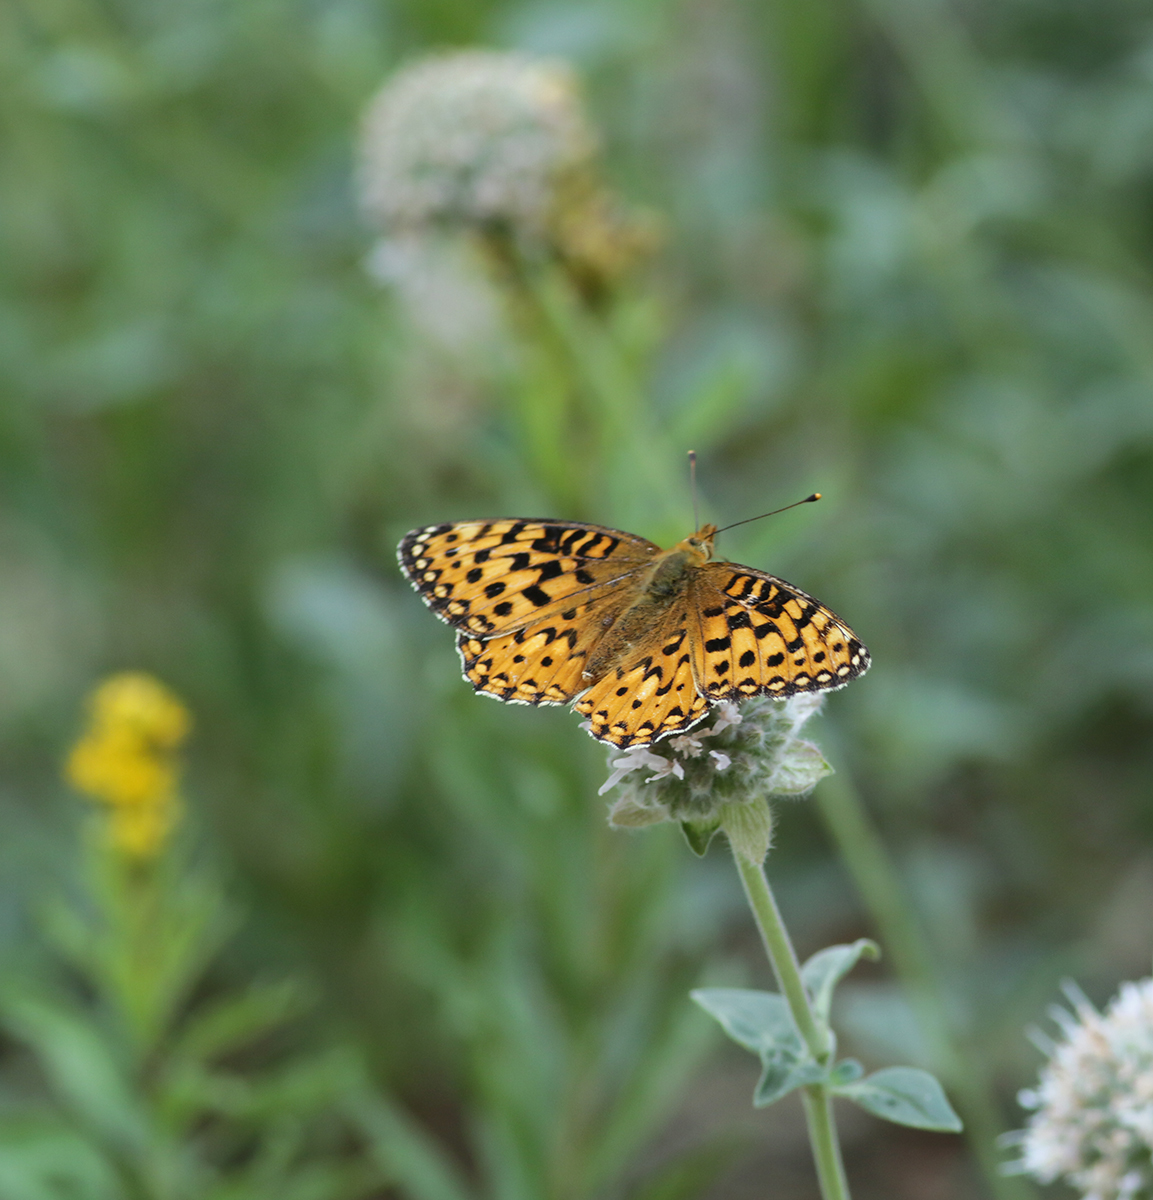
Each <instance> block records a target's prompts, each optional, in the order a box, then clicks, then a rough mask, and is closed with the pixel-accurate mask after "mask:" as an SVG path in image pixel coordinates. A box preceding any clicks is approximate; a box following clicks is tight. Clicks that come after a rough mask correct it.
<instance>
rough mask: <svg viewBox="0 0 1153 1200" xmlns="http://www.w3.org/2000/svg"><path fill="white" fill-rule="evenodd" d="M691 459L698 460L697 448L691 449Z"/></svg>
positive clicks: (691, 460)
mask: <svg viewBox="0 0 1153 1200" xmlns="http://www.w3.org/2000/svg"><path fill="white" fill-rule="evenodd" d="M689 461H690V462H696V461H697V452H696V451H695V450H690V451H689Z"/></svg>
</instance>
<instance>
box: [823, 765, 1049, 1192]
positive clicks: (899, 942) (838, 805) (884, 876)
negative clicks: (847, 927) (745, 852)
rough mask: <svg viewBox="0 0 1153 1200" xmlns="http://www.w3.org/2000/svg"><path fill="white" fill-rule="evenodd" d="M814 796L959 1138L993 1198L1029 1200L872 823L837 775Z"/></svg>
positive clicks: (848, 782)
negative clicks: (887, 957)
mask: <svg viewBox="0 0 1153 1200" xmlns="http://www.w3.org/2000/svg"><path fill="white" fill-rule="evenodd" d="M816 799H817V804H818V807H819V808H820V811H821V816H822V818H823V819H824V821H825V824H826V825H827V826H828V828H829V830H830V832H831V833H832V835H833V838H834V840H835V841H836V843H837V848H838V850H839V851H840V853H841V857H842V858H843V859H844V862H845V864H846V866H847V867H848V868H849V873H850V874H851V875H852V877H853V882H854V883H855V884H856V886H857V889H858V891H859V892H860V893H861V896H862V898H863V899H864V901H865V906H866V908H867V909H868V910H869V914H870V916H871V917H872V918H873V921H874V923H875V924H876V927H877V932H878V934H879V935H880V940H881V942H882V944H883V945H884V948H885V950H886V952H887V953H889V954H891V955H892V957H893V963H894V965H895V967H896V970H897V974H898V976H899V977H900V978H901V980H902V982H903V983H904V984H905V986H906V987H907V988H908V994H909V1001H910V1004H911V1005H912V1007H913V1011H914V1013H915V1015H916V1018H917V1024H918V1026H919V1027H920V1030H921V1033H922V1035H923V1036H924V1038H925V1040H926V1042H927V1043H928V1046H929V1052H930V1054H931V1055H932V1057H933V1063H934V1065H935V1066H936V1068H937V1070H938V1071H939V1072H940V1073H941V1075H942V1076H943V1077H944V1079H945V1082H946V1083H947V1084H948V1086H949V1088H950V1090H951V1091H952V1092H953V1096H954V1099H955V1100H956V1102H957V1109H958V1111H959V1113H960V1115H961V1119H962V1120H963V1121H964V1123H965V1136H966V1138H967V1140H968V1142H969V1146H970V1148H971V1150H972V1152H973V1155H974V1157H975V1158H976V1159H977V1161H978V1163H979V1164H980V1167H981V1171H982V1173H983V1174H984V1176H985V1183H986V1186H987V1187H988V1189H989V1192H990V1193H991V1194H992V1195H993V1196H995V1197H996V1198H997V1200H1030V1198H1031V1197H1034V1196H1036V1190H1035V1189H1034V1188H1033V1187H1032V1186H1031V1185H1030V1184H1028V1183H1027V1182H1026V1181H1025V1180H1023V1179H1020V1178H1016V1177H1011V1176H1005V1175H1002V1174H1001V1170H1000V1165H1001V1158H1000V1156H999V1154H998V1152H997V1144H996V1139H997V1135H998V1134H999V1133H1000V1132H1001V1120H1000V1115H999V1113H998V1107H997V1102H996V1100H995V1098H994V1097H993V1095H992V1091H991V1088H990V1086H989V1081H988V1079H987V1078H985V1076H984V1073H983V1072H982V1070H981V1068H980V1067H979V1066H978V1065H977V1064H976V1061H975V1059H974V1056H973V1055H967V1054H964V1053H963V1052H962V1050H961V1049H960V1047H959V1046H958V1045H957V1041H956V1038H955V1035H954V1034H953V1031H952V1029H951V1028H950V1026H949V1020H948V1017H947V1015H946V1013H945V1009H944V1006H943V1004H942V1003H941V988H940V983H939V981H938V979H937V973H936V971H935V969H934V967H933V960H932V956H931V955H930V953H929V948H928V946H927V945H926V942H925V936H924V933H923V931H922V929H921V927H920V925H919V923H918V921H917V919H916V917H915V916H914V915H913V914H914V909H913V905H912V904H911V903H910V901H909V898H908V896H906V895H905V893H904V889H903V888H902V886H901V882H900V879H899V878H898V875H897V871H896V868H895V867H894V865H893V862H892V860H891V859H890V857H889V854H888V851H887V850H886V848H885V845H884V843H883V842H882V840H881V837H880V834H879V833H878V832H877V829H876V826H875V825H874V824H873V822H872V820H871V819H870V817H869V814H868V812H867V811H866V809H865V806H864V804H863V802H862V800H861V797H860V795H859V794H858V792H857V790H856V788H854V787H853V784H852V782H851V780H850V779H849V778H848V776H847V774H846V773H845V772H838V773H837V774H835V775H830V776H828V777H827V778H825V779H823V780H822V781H821V782H820V784H818V786H817V790H816Z"/></svg>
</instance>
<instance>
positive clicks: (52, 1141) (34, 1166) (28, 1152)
mask: <svg viewBox="0 0 1153 1200" xmlns="http://www.w3.org/2000/svg"><path fill="white" fill-rule="evenodd" d="M123 1195H124V1191H123V1180H121V1179H120V1178H119V1177H118V1176H117V1173H116V1171H115V1170H114V1168H113V1167H112V1165H111V1164H110V1163H109V1161H108V1160H107V1158H106V1157H105V1155H104V1154H103V1153H101V1151H100V1150H99V1149H98V1148H97V1147H96V1146H95V1145H94V1144H93V1143H92V1142H91V1141H90V1140H89V1139H88V1138H85V1137H83V1136H82V1135H81V1134H80V1133H79V1132H77V1131H76V1130H74V1129H69V1128H68V1127H67V1125H66V1124H65V1123H64V1120H63V1119H60V1118H56V1117H51V1116H39V1115H37V1116H32V1115H22V1116H19V1117H15V1118H10V1119H8V1120H6V1121H4V1122H2V1123H0V1196H3V1197H4V1200H61V1197H64V1196H67V1197H68V1198H69V1200H120V1198H122V1197H123Z"/></svg>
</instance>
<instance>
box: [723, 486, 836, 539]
mask: <svg viewBox="0 0 1153 1200" xmlns="http://www.w3.org/2000/svg"><path fill="white" fill-rule="evenodd" d="M820 498H821V493H820V492H814V493H813V494H812V495H811V496H806V497H805V498H804V499H803V500H795V501H793V503H792V504H786V505H785V507H784V508H774V509H773V511H772V512H767V513H761V515H760V516H759V517H746V518H745V519H744V520H743V521H734V522H733V523H732V524H731V525H726V526H725V528H724V529H718V530H717V533H724V532H725V529H736V527H737V526H738V525H748V524H749V522H750V521H763V520H764V519H765V517H775V516H776V515H777V513H783V512H788V511H789V509H790V508H797V507H798V506H799V505H801V504H812V502H813V501H814V500H819V499H820ZM715 536H716V535H715V534H714V537H715Z"/></svg>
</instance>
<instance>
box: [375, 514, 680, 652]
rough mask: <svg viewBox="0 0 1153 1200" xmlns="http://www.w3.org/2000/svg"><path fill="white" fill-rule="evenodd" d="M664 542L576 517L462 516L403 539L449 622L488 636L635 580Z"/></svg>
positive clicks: (421, 584) (409, 564)
mask: <svg viewBox="0 0 1153 1200" xmlns="http://www.w3.org/2000/svg"><path fill="white" fill-rule="evenodd" d="M658 549H659V548H658V547H657V546H655V545H653V543H652V542H648V541H645V539H644V538H639V537H635V536H634V535H633V534H630V533H622V532H621V531H620V530H616V529H606V528H604V527H603V526H600V525H586V524H581V523H579V522H573V521H544V520H540V521H537V520H527V519H511V518H510V519H504V520H496V521H458V522H455V523H451V524H443V525H431V526H429V527H427V528H425V529H416V530H413V532H412V533H410V534H408V535H407V536H406V537H405V538H404V539H403V540H402V541H401V543H400V548H399V552H398V556H399V559H400V565H401V568H402V569H403V571H404V573H405V575H407V576H408V578H409V580H410V581H411V582H412V584H413V586H414V587H415V588H416V589H417V591H419V592H420V594H421V596H422V597H423V598H424V601H425V603H426V604H427V605H428V606H429V607H430V608H431V609H432V610H433V611H434V612H435V613H436V614H437V616H439V617H440V618H441V619H442V620H444V621H447V622H448V623H449V624H450V625H453V626H455V627H456V628H457V629H461V630H464V631H466V632H468V633H470V634H474V635H478V636H480V637H491V636H494V635H496V634H500V633H505V632H511V631H513V630H518V629H525V628H528V627H530V626H533V625H537V624H539V623H540V622H541V621H542V620H551V619H553V618H554V617H556V618H560V619H562V620H565V621H569V622H571V621H572V620H573V618H572V617H567V616H566V615H565V614H567V613H569V612H570V611H573V610H574V603H573V602H574V601H575V602H577V603H579V604H586V603H587V602H589V601H590V600H594V599H595V598H596V597H597V596H598V595H601V594H603V593H605V592H608V591H611V590H613V589H614V588H616V587H619V586H621V585H622V584H623V583H625V582H627V579H628V576H629V575H630V574H631V573H632V572H634V571H636V570H638V569H640V568H642V567H644V566H645V565H647V563H648V562H649V561H650V560H651V558H652V556H653V555H654V554H655V553H657V552H658Z"/></svg>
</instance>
